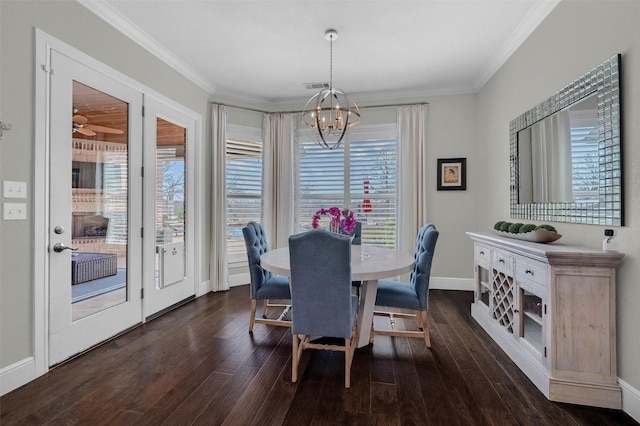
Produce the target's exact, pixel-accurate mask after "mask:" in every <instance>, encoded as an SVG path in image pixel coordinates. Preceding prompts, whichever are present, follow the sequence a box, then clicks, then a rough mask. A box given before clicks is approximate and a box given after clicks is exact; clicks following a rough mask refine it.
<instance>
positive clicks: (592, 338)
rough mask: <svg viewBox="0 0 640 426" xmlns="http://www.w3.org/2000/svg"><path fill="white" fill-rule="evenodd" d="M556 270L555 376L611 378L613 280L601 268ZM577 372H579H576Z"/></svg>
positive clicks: (613, 363)
mask: <svg viewBox="0 0 640 426" xmlns="http://www.w3.org/2000/svg"><path fill="white" fill-rule="evenodd" d="M567 272H568V273H564V272H563V271H557V272H556V290H555V291H556V297H555V302H556V303H555V306H554V310H555V312H554V321H555V327H554V328H555V333H556V339H555V342H556V357H555V370H556V371H554V376H557V377H565V378H573V377H574V376H577V375H578V373H579V376H580V377H581V378H582V379H585V378H587V377H588V378H589V379H591V380H603V381H604V380H607V379H608V380H609V381H610V380H611V377H612V373H613V372H612V366H615V360H613V359H612V351H611V347H615V340H614V339H615V330H614V324H613V321H614V319H613V318H612V307H611V305H610V303H609V300H612V298H611V295H610V292H611V288H612V287H611V281H610V277H609V276H601V275H600V274H598V273H597V271H592V272H593V273H592V274H590V273H588V272H587V271H583V272H582V273H580V274H576V271H575V270H574V271H567ZM574 373H576V374H574Z"/></svg>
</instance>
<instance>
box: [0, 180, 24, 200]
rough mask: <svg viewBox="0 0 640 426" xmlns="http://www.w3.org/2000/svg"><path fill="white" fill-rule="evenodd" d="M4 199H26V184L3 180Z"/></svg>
mask: <svg viewBox="0 0 640 426" xmlns="http://www.w3.org/2000/svg"><path fill="white" fill-rule="evenodd" d="M4 198H27V182H14V181H11V180H5V181H4Z"/></svg>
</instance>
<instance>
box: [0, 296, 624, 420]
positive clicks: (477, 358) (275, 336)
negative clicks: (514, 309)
mask: <svg viewBox="0 0 640 426" xmlns="http://www.w3.org/2000/svg"><path fill="white" fill-rule="evenodd" d="M471 298H472V294H471V293H470V292H456V291H440V290H432V291H431V296H430V311H429V317H430V324H431V342H432V348H431V350H429V349H427V348H426V347H425V346H424V343H423V341H422V340H420V339H407V338H398V337H393V338H391V337H385V336H377V337H376V341H375V343H374V345H373V346H369V347H367V348H363V349H359V350H357V351H356V354H355V356H354V359H353V367H352V377H351V383H352V385H351V386H352V387H351V388H350V389H345V388H344V354H343V353H338V352H325V351H322V352H321V351H305V352H304V354H303V357H302V363H301V369H304V374H303V375H302V377H301V379H300V380H299V381H298V383H296V384H292V383H291V334H290V329H286V328H282V327H271V326H265V325H260V324H257V325H256V326H255V328H254V334H253V336H252V335H250V334H249V333H248V331H247V329H248V315H249V289H248V287H236V288H233V289H231V290H230V291H228V292H223V293H210V294H208V295H206V296H203V297H200V298H198V299H196V300H194V301H192V302H189V303H188V304H186V305H184V306H182V307H180V308H178V309H176V310H174V311H172V312H170V313H168V314H166V315H164V316H161V317H159V318H157V319H155V320H153V321H151V322H149V323H147V324H145V325H143V326H141V327H138V328H136V329H134V330H132V331H130V332H128V333H126V334H124V335H122V336H119V337H117V338H115V339H113V340H111V341H110V342H108V343H105V344H104V345H102V346H100V347H98V348H96V349H94V350H92V351H90V352H88V353H86V354H84V355H82V356H80V357H77V358H76V359H74V360H71V361H69V362H66V363H64V364H62V365H60V366H58V367H56V368H54V369H53V370H51V371H50V372H49V373H48V374H46V375H45V376H42V377H40V378H38V379H37V380H34V381H33V382H31V383H29V384H27V385H25V386H23V387H21V388H19V389H16V390H15V391H13V392H10V393H9V394H7V395H5V396H3V397H2V398H0V413H1V416H0V424H2V425H3V426H5V425H31V424H34V425H40V424H54V425H58V424H60V425H92V426H93V425H102V424H105V425H106V424H109V425H128V424H131V425H134V424H135V425H161V424H167V425H190V424H196V425H201V424H228V425H242V424H255V425H281V424H285V425H324V424H336V425H337V424H359V425H373V424H377V425H412V424H419V425H428V424H434V425H493V424H500V425H536V426H540V425H627V424H637V423H635V422H634V421H633V419H631V418H630V417H629V416H627V415H626V414H625V413H623V412H621V411H614V410H606V409H598V408H592V407H582V406H577V405H570V404H560V403H554V402H549V401H548V400H547V399H546V398H544V396H543V395H542V394H541V393H540V392H539V391H538V390H537V389H536V388H535V386H534V385H533V384H532V383H531V382H530V381H529V380H528V379H527V378H526V376H525V375H524V374H523V373H522V372H520V370H519V369H518V368H517V367H516V366H515V365H514V364H513V363H512V362H511V361H510V360H509V358H507V356H506V355H505V354H504V353H503V352H502V351H501V350H500V349H499V348H498V346H497V345H496V344H495V343H494V342H493V341H492V340H491V339H490V338H489V337H488V336H487V335H486V334H485V333H484V331H483V330H482V329H481V328H480V327H479V326H478V325H477V324H476V323H475V321H474V320H473V319H472V318H471V317H470V313H469V310H470V309H469V305H470V303H471ZM378 320H380V321H384V320H385V319H384V318H376V321H378ZM401 321H402V320H399V321H398V322H401ZM406 327H408V328H409V327H414V325H413V324H411V323H407V324H406Z"/></svg>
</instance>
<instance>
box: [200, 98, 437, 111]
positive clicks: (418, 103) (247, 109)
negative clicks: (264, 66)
mask: <svg viewBox="0 0 640 426" xmlns="http://www.w3.org/2000/svg"><path fill="white" fill-rule="evenodd" d="M209 102H210V103H211V104H213V105H222V106H226V107H230V108H237V109H244V110H246V111H253V112H259V113H262V114H299V113H302V112H304V111H301V110H298V111H264V110H261V109H257V108H251V107H243V106H239V105H232V104H225V103H220V102H214V101H209ZM412 105H430V102H407V103H400V104H382V105H366V106H361V107H358V109H368V108H390V107H402V106H412Z"/></svg>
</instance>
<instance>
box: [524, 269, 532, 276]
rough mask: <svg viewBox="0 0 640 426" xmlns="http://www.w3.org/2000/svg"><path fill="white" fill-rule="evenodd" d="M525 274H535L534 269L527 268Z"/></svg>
mask: <svg viewBox="0 0 640 426" xmlns="http://www.w3.org/2000/svg"><path fill="white" fill-rule="evenodd" d="M524 273H525V274H529V275H533V271H532V270H531V269H527V270H526V271H524Z"/></svg>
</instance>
